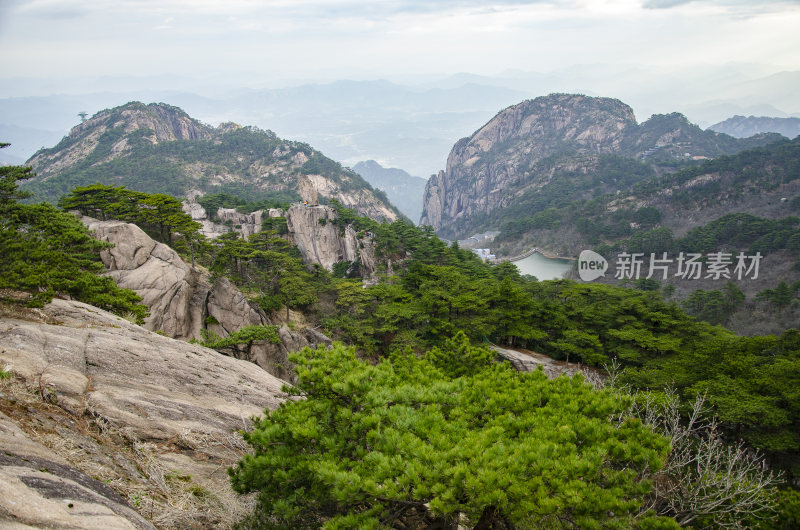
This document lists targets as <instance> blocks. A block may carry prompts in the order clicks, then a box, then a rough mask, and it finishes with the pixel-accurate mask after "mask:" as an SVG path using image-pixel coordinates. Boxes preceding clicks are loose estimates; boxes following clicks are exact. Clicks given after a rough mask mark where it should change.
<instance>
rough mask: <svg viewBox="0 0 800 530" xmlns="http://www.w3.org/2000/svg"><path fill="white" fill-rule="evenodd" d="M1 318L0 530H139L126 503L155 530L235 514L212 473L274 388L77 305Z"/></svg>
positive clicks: (221, 476)
mask: <svg viewBox="0 0 800 530" xmlns="http://www.w3.org/2000/svg"><path fill="white" fill-rule="evenodd" d="M4 314H5V316H2V317H0V344H1V345H2V346H0V366H3V367H4V368H3V369H4V371H5V372H7V373H11V374H12V376H13V378H12V380H9V379H5V380H4V381H2V386H0V445H2V448H1V449H0V477H1V478H0V491H2V494H0V526H3V527H14V526H17V527H20V528H22V527H24V526H22V525H29V526H34V527H59V528H61V527H64V528H67V527H68V528H150V524H149V523H147V522H146V521H145V520H144V519H142V518H141V517H140V516H139V515H137V514H136V513H135V512H134V511H133V510H132V509H131V506H129V505H128V503H131V504H132V505H133V506H134V507H136V508H137V509H138V510H139V512H140V513H143V514H145V515H146V516H147V517H148V518H149V519H151V520H152V521H153V522H155V523H156V524H157V525H158V526H164V527H189V526H192V525H199V526H203V527H214V526H226V525H229V524H230V523H231V522H232V521H233V520H234V519H235V518H236V517H238V516H240V515H241V514H242V513H244V511H245V510H246V503H245V501H243V500H242V499H239V498H238V497H236V496H235V495H234V494H233V493H232V492H231V490H230V487H229V485H228V482H227V476H226V473H225V471H224V470H225V468H226V467H227V466H229V465H231V464H232V463H234V462H235V461H236V460H237V459H238V458H239V457H240V456H241V454H242V451H243V449H244V447H243V443H242V442H241V439H240V438H239V435H238V434H237V432H236V431H237V430H238V429H246V428H248V426H249V425H250V423H249V418H250V417H252V416H254V415H258V414H259V413H261V412H262V411H263V410H264V409H265V408H270V409H272V408H275V407H277V406H278V404H279V403H280V402H281V401H282V399H283V397H282V393H281V387H282V385H283V381H281V380H279V379H277V378H276V377H274V376H272V375H270V374H268V373H267V372H266V371H263V370H260V369H254V367H253V365H252V364H250V363H249V362H246V361H243V360H239V359H234V358H231V357H227V356H224V355H222V354H220V353H218V352H215V351H213V350H210V349H207V348H203V347H201V346H198V345H193V344H188V343H185V342H181V341H176V340H174V339H170V338H168V337H163V336H160V335H158V334H155V333H152V332H150V331H147V330H145V329H143V328H141V327H139V326H136V325H133V324H131V323H129V322H128V321H126V320H124V319H122V318H120V317H117V316H116V315H112V314H110V313H107V312H105V311H102V310H100V309H97V308H95V307H92V306H89V305H86V304H82V303H79V302H72V301H64V300H54V301H53V302H52V303H50V304H49V305H47V306H45V308H44V309H43V310H41V311H28V312H24V311H22V310H20V314H13V313H11V314H9V312H8V311H5V312H4ZM87 474H88V475H89V476H87ZM180 498H183V499H184V501H185V502H183V503H181V502H178V501H179V499H180ZM126 501H127V502H126Z"/></svg>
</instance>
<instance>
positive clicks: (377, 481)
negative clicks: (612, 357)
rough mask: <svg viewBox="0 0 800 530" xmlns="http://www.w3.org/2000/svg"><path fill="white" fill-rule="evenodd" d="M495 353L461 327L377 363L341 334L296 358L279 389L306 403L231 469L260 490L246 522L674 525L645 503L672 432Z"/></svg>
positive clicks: (258, 427) (271, 425)
mask: <svg viewBox="0 0 800 530" xmlns="http://www.w3.org/2000/svg"><path fill="white" fill-rule="evenodd" d="M489 357H490V356H488V355H487V354H486V352H485V351H484V350H482V349H481V348H476V347H473V346H470V345H469V341H468V339H467V337H466V336H465V335H463V334H459V335H458V336H456V337H455V338H454V339H453V340H451V341H448V342H447V343H445V344H444V345H443V346H442V347H441V348H440V349H438V350H437V351H435V352H432V353H431V354H430V355H429V356H426V357H424V358H418V357H417V356H415V355H413V354H411V353H410V352H406V353H399V354H396V355H394V356H393V357H392V359H383V360H381V361H380V362H378V363H377V364H376V365H371V364H369V363H366V362H364V361H360V360H358V359H357V358H356V355H355V351H354V349H353V348H347V347H345V346H343V345H341V344H335V345H334V346H333V347H332V348H331V349H326V348H319V349H315V350H314V349H308V348H307V349H305V350H302V351H301V352H299V353H297V354H295V355H294V356H293V357H292V361H293V362H294V363H295V364H296V370H297V376H298V381H297V385H296V387H294V388H291V389H287V391H288V392H289V393H291V394H295V395H297V396H299V397H301V398H302V399H298V400H290V401H287V402H285V403H284V404H283V405H281V407H280V408H278V409H277V410H275V411H272V412H268V413H267V414H266V416H265V417H263V418H262V419H260V420H258V421H257V422H256V424H255V428H254V430H253V431H252V432H248V433H245V434H244V436H245V439H246V440H247V442H248V443H249V444H250V445H251V446H252V448H253V450H254V452H253V453H252V454H248V455H245V457H244V458H243V459H242V460H241V461H240V462H239V464H238V465H237V466H236V467H235V468H234V469H232V470H231V477H232V481H233V486H234V489H236V490H237V491H239V492H248V491H258V492H259V496H258V502H259V505H258V509H257V511H256V513H255V514H254V516H253V517H252V519H251V520H250V521H249V523H248V524H249V525H252V526H259V527H265V528H316V527H320V526H323V527H325V528H386V527H390V526H392V525H395V524H396V523H397V524H398V525H400V524H414V523H415V522H416V523H417V524H425V525H428V526H427V527H429V528H434V527H435V528H456V526H457V525H458V524H466V523H467V522H468V524H469V525H471V526H475V527H476V528H515V527H517V526H519V527H525V528H527V527H531V528H536V527H538V528H553V527H558V526H566V527H582V528H601V527H603V528H631V527H635V526H638V525H640V524H643V525H644V524H645V523H647V524H648V525H649V526H647V527H649V528H653V527H655V526H653V525H660V527H662V528H668V527H674V526H675V525H674V521H671V520H669V519H661V518H655V517H652V516H650V515H649V514H642V513H641V512H640V508H641V501H642V497H643V496H644V495H645V494H646V493H647V492H648V491H649V490H650V484H649V482H648V481H647V480H645V479H644V476H645V475H646V472H647V471H648V470H656V469H658V468H659V467H660V466H661V465H662V462H663V459H664V457H665V456H666V452H667V449H668V443H667V440H666V439H664V438H662V437H661V436H659V435H656V434H654V433H653V432H652V431H651V430H650V429H649V428H647V427H646V426H644V425H642V424H641V423H640V422H639V421H638V420H635V419H632V418H628V419H625V420H620V421H613V419H614V418H615V417H616V415H618V414H620V413H621V412H622V411H623V410H625V408H626V407H627V406H628V405H629V402H628V401H627V400H628V398H626V397H624V396H622V395H619V394H616V393H613V392H610V391H604V390H601V391H596V390H594V388H593V387H592V386H591V385H589V384H587V383H585V382H583V381H582V379H581V378H580V377H577V378H573V379H570V378H559V379H556V380H548V379H547V377H545V375H544V374H543V373H541V372H534V373H522V372H518V371H516V370H514V369H513V368H511V367H510V365H508V364H507V363H504V364H496V363H492V362H489ZM445 361H446V362H445ZM440 366H441V367H442V368H444V371H443V370H442V369H440V368H439V367H440ZM459 517H461V519H459ZM398 527H404V526H398Z"/></svg>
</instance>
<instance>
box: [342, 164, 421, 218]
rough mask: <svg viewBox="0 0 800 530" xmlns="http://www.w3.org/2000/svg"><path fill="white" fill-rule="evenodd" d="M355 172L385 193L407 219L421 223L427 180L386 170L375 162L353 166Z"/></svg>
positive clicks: (403, 172) (400, 170)
mask: <svg viewBox="0 0 800 530" xmlns="http://www.w3.org/2000/svg"><path fill="white" fill-rule="evenodd" d="M353 171H355V172H356V173H358V174H359V175H361V176H362V177H364V180H366V181H367V182H369V183H370V184H371V185H372V187H373V188H376V189H380V190H383V191H385V192H386V196H387V197H389V200H390V201H392V204H394V205H395V206H397V208H398V209H399V210H400V211H401V212H403V214H405V216H406V217H408V218H409V219H411V220H412V221H414V223H417V222H419V218H420V216H421V215H422V196H423V195H424V194H425V184H426V183H427V182H428V180H427V179H423V178H420V177H414V176H411V175H409V174H408V173H407V172H406V171H403V170H402V169H397V168H385V167H383V166H381V165H380V164H379V163H377V162H376V161H374V160H367V161H366V162H359V163H358V164H356V165H354V166H353Z"/></svg>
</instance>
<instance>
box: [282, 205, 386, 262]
mask: <svg viewBox="0 0 800 530" xmlns="http://www.w3.org/2000/svg"><path fill="white" fill-rule="evenodd" d="M336 218H337V215H336V210H334V209H333V208H331V207H330V206H303V205H298V206H292V207H291V208H289V210H288V211H287V212H286V224H287V226H288V227H289V235H290V238H291V240H292V242H293V243H294V244H295V245H296V246H297V248H298V249H299V250H300V253H301V254H302V256H303V261H305V262H306V263H309V264H313V263H316V264H319V265H322V266H323V267H325V268H326V269H328V270H329V271H330V270H332V269H333V265H334V264H335V263H339V262H341V261H350V262H354V263H357V264H359V265H360V267H361V271H362V274H363V275H364V276H365V277H370V276H372V275H373V274H374V272H375V250H374V245H373V244H372V240H371V238H370V237H369V236H368V235H366V234H364V235H362V236H361V237H360V236H359V234H358V233H357V232H356V231H355V230H354V229H353V227H352V226H350V225H347V226H345V227H344V229H342V228H341V227H340V226H339V225H337V224H336Z"/></svg>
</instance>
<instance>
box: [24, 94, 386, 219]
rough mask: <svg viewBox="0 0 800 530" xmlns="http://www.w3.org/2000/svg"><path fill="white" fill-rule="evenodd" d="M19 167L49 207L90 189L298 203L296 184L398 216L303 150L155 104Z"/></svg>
mask: <svg viewBox="0 0 800 530" xmlns="http://www.w3.org/2000/svg"><path fill="white" fill-rule="evenodd" d="M27 163H28V164H29V165H31V166H33V168H34V169H35V171H36V173H37V176H36V177H35V178H33V179H31V181H30V182H28V183H26V184H25V185H24V187H25V188H26V189H28V190H29V191H31V192H33V193H34V196H35V198H36V199H39V200H49V201H52V202H55V201H56V200H57V199H58V198H59V197H60V196H62V195H64V194H67V193H69V192H70V191H71V190H72V189H73V188H74V187H76V186H85V185H90V184H95V183H97V182H100V183H102V184H108V185H115V186H117V185H124V186H126V187H128V188H130V189H134V190H138V191H144V192H147V193H166V194H169V195H173V196H176V197H187V198H188V197H191V196H195V195H197V194H198V193H200V194H202V193H209V192H220V191H227V192H230V191H231V190H234V191H235V192H236V193H237V194H240V195H242V196H246V197H247V198H248V199H254V198H256V199H263V198H276V199H278V200H280V201H292V200H300V195H299V183H300V181H308V182H310V183H311V185H312V186H314V188H315V189H316V192H317V193H318V194H319V195H320V196H321V197H326V198H329V199H337V200H339V201H340V202H341V203H342V204H344V205H345V206H346V207H348V208H353V209H355V210H357V211H358V212H359V213H361V214H362V215H366V216H368V217H372V218H373V219H376V220H381V219H386V220H388V221H394V220H395V219H397V217H398V215H399V212H398V211H397V210H396V209H395V208H394V206H392V205H391V204H390V203H389V202H388V200H387V199H386V197H385V196H384V195H383V194H382V193H380V192H376V191H375V190H373V189H372V187H371V186H370V185H369V184H368V183H367V182H366V181H364V179H362V178H361V177H360V176H359V175H358V174H357V173H355V172H354V171H351V170H349V169H347V168H344V167H342V166H341V165H340V164H339V163H337V162H335V161H333V160H331V159H329V158H327V157H326V156H324V155H323V154H322V153H320V152H319V151H317V150H315V149H313V148H312V147H311V146H309V145H307V144H304V143H300V142H292V141H288V140H283V139H281V138H278V136H277V135H275V133H273V132H271V131H263V130H260V129H258V128H255V127H242V126H240V125H236V124H234V123H223V124H221V125H219V126H218V127H211V126H208V125H205V124H203V123H200V122H199V121H197V120H195V119H193V118H191V117H190V116H188V115H187V114H186V113H185V112H183V111H182V110H181V109H179V108H177V107H172V106H170V105H165V104H163V103H158V104H149V105H145V104H143V103H139V102H131V103H128V104H126V105H123V106H120V107H116V108H113V109H108V110H104V111H101V112H99V113H97V114H96V115H95V116H93V117H92V118H91V119H89V120H87V121H85V122H84V123H81V124H80V125H77V126H75V127H74V128H73V129H72V130H71V131H70V133H69V135H67V136H66V137H64V139H62V140H61V142H59V143H58V144H57V145H56V146H55V147H53V148H50V149H42V150H40V151H38V152H37V153H36V154H34V155H33V157H31V159H30V160H28V162H27Z"/></svg>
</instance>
